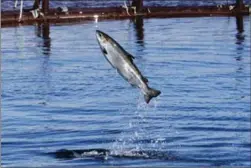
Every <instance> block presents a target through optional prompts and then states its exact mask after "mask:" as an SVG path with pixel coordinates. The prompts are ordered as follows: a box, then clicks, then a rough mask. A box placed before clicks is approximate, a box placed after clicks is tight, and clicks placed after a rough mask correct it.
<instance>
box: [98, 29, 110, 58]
mask: <svg viewBox="0 0 251 168" xmlns="http://www.w3.org/2000/svg"><path fill="white" fill-rule="evenodd" d="M96 37H97V40H98V43H99V45H100V48H101V50H102V52H103V54H104V55H107V54H108V53H107V47H108V46H109V45H110V44H111V37H109V36H108V35H107V34H105V33H104V32H102V31H100V30H96Z"/></svg>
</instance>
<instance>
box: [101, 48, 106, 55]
mask: <svg viewBox="0 0 251 168" xmlns="http://www.w3.org/2000/svg"><path fill="white" fill-rule="evenodd" d="M101 50H102V52H103V54H105V55H106V54H107V51H106V49H105V48H103V47H102V48H101Z"/></svg>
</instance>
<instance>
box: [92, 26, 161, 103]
mask: <svg viewBox="0 0 251 168" xmlns="http://www.w3.org/2000/svg"><path fill="white" fill-rule="evenodd" d="M96 36H97V40H98V42H99V45H100V48H101V50H102V52H103V54H104V56H105V58H106V59H107V60H108V62H109V63H110V64H111V65H112V66H113V68H115V69H117V71H118V72H119V74H120V75H121V76H122V77H123V78H124V79H125V80H126V81H128V82H129V83H130V84H131V85H132V86H134V87H138V88H140V90H141V92H142V93H143V94H144V98H145V101H146V103H149V102H150V100H151V99H152V98H153V97H157V96H158V95H159V94H160V93H161V92H160V91H159V90H156V89H153V88H150V87H149V86H148V84H147V83H148V80H147V78H146V77H144V76H143V75H142V74H141V72H140V71H139V69H138V68H137V66H136V65H135V64H134V62H133V59H134V57H133V56H132V55H131V54H129V53H128V52H127V51H125V50H124V49H123V48H122V47H121V46H120V45H119V44H118V43H117V42H116V41H115V40H114V39H113V38H111V37H110V36H108V35H107V34H105V33H104V32H101V31H99V30H97V31H96Z"/></svg>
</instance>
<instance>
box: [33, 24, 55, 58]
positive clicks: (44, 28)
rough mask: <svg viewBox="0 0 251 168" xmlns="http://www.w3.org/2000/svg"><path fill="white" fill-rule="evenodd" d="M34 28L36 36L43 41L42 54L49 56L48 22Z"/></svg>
mask: <svg viewBox="0 0 251 168" xmlns="http://www.w3.org/2000/svg"><path fill="white" fill-rule="evenodd" d="M35 28H36V29H35V34H36V36H37V37H41V38H42V39H43V45H42V50H43V54H44V55H48V56H49V55H50V51H51V38H50V24H49V23H48V22H44V23H37V24H36V26H35Z"/></svg>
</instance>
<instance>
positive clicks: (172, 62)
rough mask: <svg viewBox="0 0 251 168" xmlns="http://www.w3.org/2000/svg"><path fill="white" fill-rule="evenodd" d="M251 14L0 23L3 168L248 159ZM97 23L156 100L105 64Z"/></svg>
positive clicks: (247, 162)
mask: <svg viewBox="0 0 251 168" xmlns="http://www.w3.org/2000/svg"><path fill="white" fill-rule="evenodd" d="M239 19H241V18H239ZM249 19H250V17H244V18H243V22H244V26H243V28H242V27H241V26H237V25H236V21H237V19H236V18H235V17H200V18H166V19H140V18H139V19H137V20H114V21H113V20H110V21H102V22H101V21H100V22H95V21H88V22H82V23H79V24H64V25H55V24H54V25H49V24H42V25H39V24H36V25H32V26H20V27H11V28H2V29H1V31H2V33H1V41H2V49H1V52H2V69H1V72H2V108H1V112H2V140H1V143H2V166H5V167H11V166H24V167H28V166H61V165H66V166H75V165H81V166H187V165H190V166H250V165H251V164H250V157H251V155H250V152H251V151H250V145H251V144H250V31H249V30H250V21H249ZM96 29H100V30H102V31H104V32H106V33H108V34H109V35H110V36H111V37H113V38H114V39H115V40H117V41H118V42H119V43H120V44H121V45H122V46H123V47H124V48H125V49H126V50H127V51H128V52H130V53H131V54H132V55H134V56H135V60H134V62H135V64H136V65H137V66H138V67H139V69H140V70H141V72H142V74H144V76H146V77H147V78H148V80H149V86H151V87H153V88H156V89H159V90H161V92H162V93H161V95H160V96H159V97H157V98H154V99H153V100H152V101H151V102H150V104H148V105H147V104H146V103H145V102H144V98H143V95H142V94H141V93H140V91H139V90H138V89H137V88H133V87H131V86H130V84H128V83H127V82H126V81H125V80H124V79H123V78H122V77H121V76H120V75H119V74H118V73H117V72H116V70H114V69H113V68H112V67H111V66H110V64H109V63H108V62H107V61H106V59H105V58H104V56H103V55H102V53H101V50H100V48H99V46H98V43H97V40H96V37H95V30H96Z"/></svg>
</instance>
